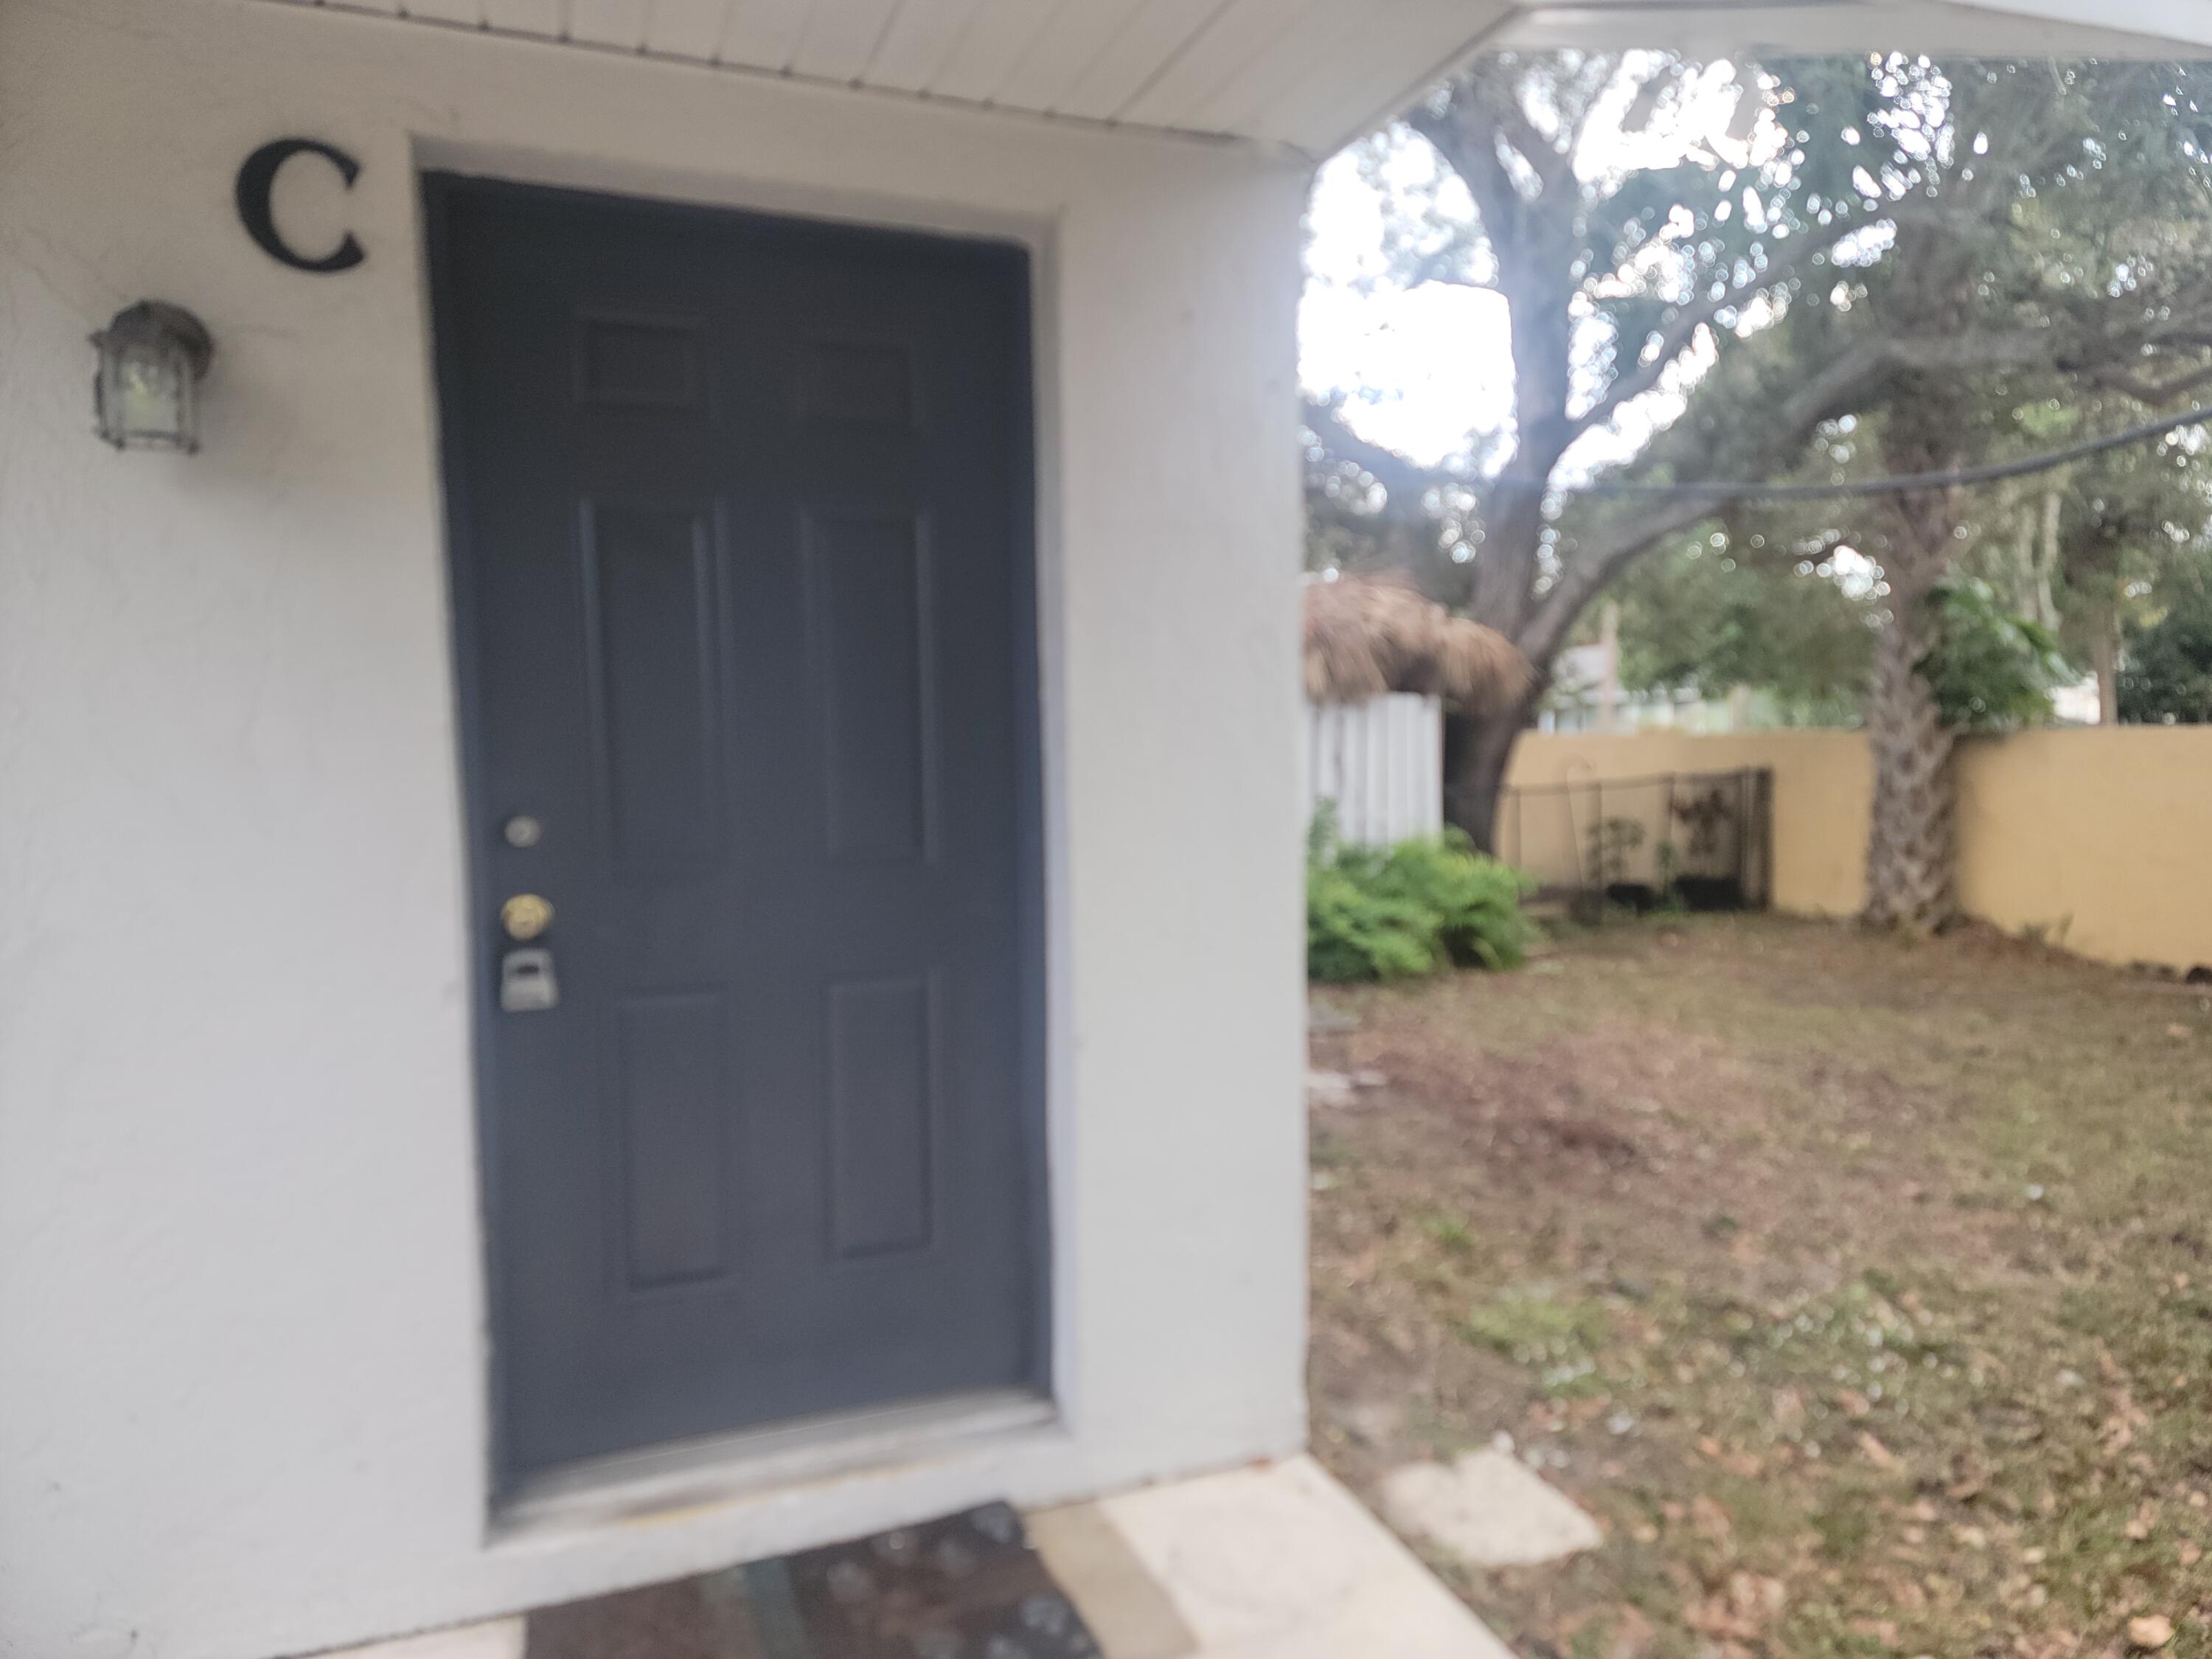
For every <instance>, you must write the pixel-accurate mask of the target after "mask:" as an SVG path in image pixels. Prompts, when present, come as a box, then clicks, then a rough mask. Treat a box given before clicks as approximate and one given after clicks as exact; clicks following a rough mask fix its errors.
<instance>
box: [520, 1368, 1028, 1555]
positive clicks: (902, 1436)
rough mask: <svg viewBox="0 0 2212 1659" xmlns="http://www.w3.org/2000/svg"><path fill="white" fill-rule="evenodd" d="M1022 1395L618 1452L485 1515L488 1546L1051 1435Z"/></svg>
mask: <svg viewBox="0 0 2212 1659" xmlns="http://www.w3.org/2000/svg"><path fill="white" fill-rule="evenodd" d="M1059 1420H1060V1411H1059V1407H1056V1406H1055V1405H1054V1403H1053V1402H1052V1401H1050V1400H1048V1399H1047V1398H1045V1397H1044V1396H1043V1395H1039V1394H1036V1393H1033V1392H1031V1391H1030V1390H1029V1389H981V1390H977V1391H975V1392H971V1393H966V1394H956V1395H940V1396H939V1397H937V1398H935V1399H931V1400H917V1401H907V1402H904V1403H902V1404H899V1405H895V1406H875V1407H867V1408H866V1409H863V1410H860V1411H850V1412H834V1413H824V1414H823V1415H822V1416H819V1417H806V1418H799V1419H794V1420H793V1421H791V1422H787V1423H778V1424H775V1425H772V1426H770V1427H768V1428H760V1429H743V1430H740V1431H738V1432H736V1433H734V1434H719V1435H711V1436H707V1437H702V1438H700V1439H696V1440H680V1441H676V1442H673V1443H670V1444H668V1445H665V1446H652V1447H647V1448H646V1449H643V1450H640V1451H629V1452H617V1453H614V1454H612V1455H609V1456H605V1457H594V1458H591V1459H589V1460H587V1461H586V1462H580V1463H572V1464H569V1465H568V1466H566V1467H565V1468H557V1469H554V1470H552V1471H550V1472H549V1473H547V1474H538V1475H532V1477H531V1478H530V1479H528V1480H525V1481H524V1482H522V1483H521V1484H520V1486H517V1487H515V1489H514V1490H513V1492H510V1493H509V1494H508V1495H507V1497H506V1498H503V1499H502V1500H501V1502H500V1503H499V1504H498V1505H497V1506H496V1508H495V1510H494V1511H493V1514H492V1523H491V1537H492V1541H493V1542H494V1543H504V1542H508V1541H517V1540H520V1539H524V1538H538V1537H543V1536H544V1535H545V1534H549V1533H560V1532H572V1531H586V1530H590V1529H592V1528H601V1527H610V1526H628V1525H636V1524H643V1523H650V1522H656V1521H662V1520H666V1519H669V1518H671V1517H672V1516H676V1515H678V1514H683V1513H687V1512H689V1511H690V1510H698V1509H703V1508H706V1507H708V1506H710V1505H714V1504H727V1503H732V1502H735V1501H737V1500H738V1499H740V1498H751V1497H757V1496H759V1495H761V1494H763V1493H766V1492H780V1491H783V1490H785V1489H787V1488H789V1487H792V1486H805V1485H807V1484H809V1483H811V1482H813V1481H817V1480H830V1479H834V1478H836V1477H837V1476H840V1475H848V1474H860V1473H862V1472H868V1473H875V1472H878V1471H881V1470H884V1469H888V1468H895V1467H896V1466H898V1465H900V1464H904V1463H913V1462H922V1461H925V1460H927V1459H928V1458H931V1457H934V1456H936V1455H939V1453H941V1452H944V1451H945V1450H949V1449H951V1448H953V1447H954V1446H956V1445H960V1444H963V1443H966V1442H969V1441H975V1440H990V1439H996V1438H999V1437H1004V1436H1012V1435H1018V1434H1024V1433H1027V1432H1030V1431H1034V1430H1037V1429H1042V1428H1045V1427H1048V1426H1050V1425H1056V1424H1057V1423H1058V1422H1059Z"/></svg>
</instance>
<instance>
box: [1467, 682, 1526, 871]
mask: <svg viewBox="0 0 2212 1659" xmlns="http://www.w3.org/2000/svg"><path fill="white" fill-rule="evenodd" d="M1536 695H1537V694H1536V693H1534V692H1533V691H1532V692H1531V693H1529V695H1528V696H1526V697H1524V698H1522V700H1521V701H1520V702H1517V703H1516V704H1515V705H1514V706H1513V707H1511V708H1500V709H1497V710H1494V711H1492V713H1490V714H1484V715H1480V716H1474V715H1468V714H1447V715H1446V716H1445V717H1444V817H1445V818H1446V819H1447V820H1448V821H1449V823H1452V824H1454V825H1455V826H1456V827H1457V828H1459V829H1464V830H1465V831H1467V833H1468V838H1469V839H1470V840H1472V841H1473V842H1474V844H1475V845H1476V846H1477V847H1478V848H1480V849H1481V850H1482V851H1484V852H1486V853H1488V854H1491V855H1492V856H1493V857H1495V856H1496V855H1497V854H1498V802H1499V801H1500V800H1502V799H1504V794H1505V769H1506V767H1507V766H1508V764H1510V763H1511V761H1512V759H1513V745H1514V744H1516V742H1518V741H1519V740H1520V737H1521V729H1522V726H1526V725H1527V724H1528V711H1529V710H1530V709H1531V708H1534V707H1535V702H1536Z"/></svg>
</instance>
